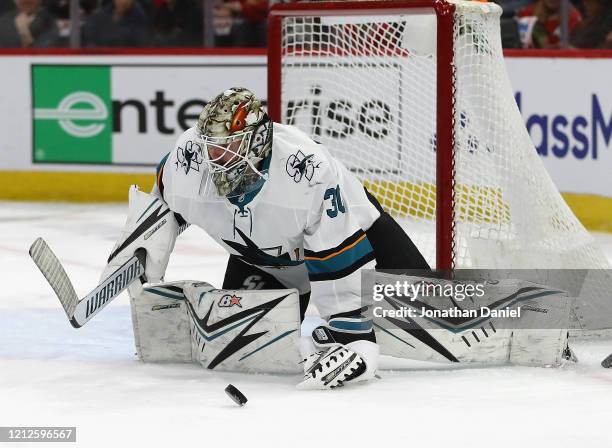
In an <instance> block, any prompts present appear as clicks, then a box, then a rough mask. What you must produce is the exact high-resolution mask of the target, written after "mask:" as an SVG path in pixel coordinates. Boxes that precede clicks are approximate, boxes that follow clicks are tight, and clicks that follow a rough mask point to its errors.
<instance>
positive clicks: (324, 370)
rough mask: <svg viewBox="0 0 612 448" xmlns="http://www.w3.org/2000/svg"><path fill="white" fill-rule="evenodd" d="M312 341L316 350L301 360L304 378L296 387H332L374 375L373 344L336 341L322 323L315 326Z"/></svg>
mask: <svg viewBox="0 0 612 448" xmlns="http://www.w3.org/2000/svg"><path fill="white" fill-rule="evenodd" d="M313 341H314V344H315V347H316V348H317V350H316V351H315V352H314V353H312V354H310V355H308V356H307V357H306V359H304V380H303V381H302V382H301V383H299V384H298V385H297V388H298V389H302V390H312V389H319V390H321V389H334V388H336V387H340V386H344V385H345V384H347V383H358V382H361V381H367V380H369V379H371V378H373V377H374V375H375V373H376V368H377V364H378V354H379V349H378V345H376V344H375V343H373V342H370V341H365V340H357V341H354V342H350V343H348V344H346V345H343V344H340V343H337V342H335V340H334V338H333V336H332V334H331V332H330V331H329V329H328V328H327V327H325V326H320V327H317V328H315V330H314V331H313ZM368 362H370V365H368Z"/></svg>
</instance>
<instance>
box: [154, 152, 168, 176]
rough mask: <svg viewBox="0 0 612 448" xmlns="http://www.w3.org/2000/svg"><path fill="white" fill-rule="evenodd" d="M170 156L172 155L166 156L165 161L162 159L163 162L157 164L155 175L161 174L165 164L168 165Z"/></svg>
mask: <svg viewBox="0 0 612 448" xmlns="http://www.w3.org/2000/svg"><path fill="white" fill-rule="evenodd" d="M168 156H170V153H168V154H166V155H165V156H164V158H163V159H161V161H160V162H159V163H158V164H157V168H155V173H156V174H159V172H160V171H161V169H162V167H163V166H164V164H165V163H166V160H168Z"/></svg>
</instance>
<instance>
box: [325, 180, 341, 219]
mask: <svg viewBox="0 0 612 448" xmlns="http://www.w3.org/2000/svg"><path fill="white" fill-rule="evenodd" d="M323 199H324V200H325V201H327V200H328V199H331V207H330V208H328V209H327V210H325V211H326V212H327V216H329V217H330V218H335V217H336V216H338V212H340V213H344V212H346V209H345V208H344V204H343V203H342V197H341V196H340V185H336V187H335V188H328V189H327V190H325V196H323Z"/></svg>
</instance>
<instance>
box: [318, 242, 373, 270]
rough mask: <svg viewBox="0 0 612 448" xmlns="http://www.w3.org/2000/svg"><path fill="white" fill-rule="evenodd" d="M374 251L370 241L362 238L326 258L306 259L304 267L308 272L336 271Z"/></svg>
mask: <svg viewBox="0 0 612 448" xmlns="http://www.w3.org/2000/svg"><path fill="white" fill-rule="evenodd" d="M373 252H374V249H373V248H372V245H371V244H370V241H369V240H368V239H367V238H363V239H362V240H361V241H359V242H358V243H357V244H355V245H354V246H353V247H351V248H350V249H347V250H345V251H343V252H340V253H339V254H337V255H333V256H331V257H330V258H327V259H326V260H308V259H307V260H306V268H307V269H308V274H310V275H312V274H323V273H329V272H338V271H342V270H344V269H347V268H349V267H351V266H352V265H354V264H355V263H357V262H358V261H359V260H361V259H363V258H365V257H367V256H368V255H370V254H371V253H373Z"/></svg>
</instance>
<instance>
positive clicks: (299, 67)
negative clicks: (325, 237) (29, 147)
mask: <svg viewBox="0 0 612 448" xmlns="http://www.w3.org/2000/svg"><path fill="white" fill-rule="evenodd" d="M500 14H501V8H499V7H498V6H497V5H495V4H492V3H478V2H463V1H460V2H453V3H447V2H444V1H420V0H415V1H412V2H407V1H390V2H325V3H315V4H312V3H310V4H296V5H293V6H284V7H281V8H278V9H273V10H272V12H271V21H270V48H269V58H270V60H269V71H270V74H269V92H268V96H269V99H270V104H269V110H270V113H271V115H272V116H273V118H274V119H276V120H278V119H279V118H280V121H282V122H284V123H289V124H293V125H296V126H298V127H300V128H302V130H304V131H305V132H307V133H308V134H310V135H311V136H312V138H313V139H315V140H316V141H319V142H321V143H323V144H325V145H326V147H327V148H328V149H329V150H330V152H331V153H332V154H333V155H335V156H336V157H337V158H339V159H340V160H342V161H343V162H344V164H345V165H346V166H347V167H348V168H349V169H350V170H352V171H353V172H354V173H356V175H357V176H359V178H360V179H361V180H362V181H363V183H364V184H365V185H366V186H367V188H368V189H369V191H370V192H371V193H373V194H374V195H375V196H376V197H377V198H378V200H379V201H380V203H381V204H382V205H383V207H384V208H385V209H386V210H387V211H388V212H390V213H391V214H392V215H393V216H394V217H395V218H396V219H397V220H398V221H399V222H400V223H401V224H402V226H403V227H404V228H405V229H406V231H407V232H408V234H409V235H410V237H411V238H412V239H413V241H415V243H416V245H417V246H418V247H419V249H420V250H421V252H422V253H423V254H424V255H425V257H426V259H427V260H428V261H429V262H430V264H431V265H432V266H437V267H439V268H450V267H455V268H488V269H492V268H504V269H514V268H540V269H543V268H548V269H552V268H605V267H607V262H606V260H605V257H604V255H603V253H602V252H601V251H600V250H599V249H598V248H597V247H596V245H595V243H594V240H593V238H592V237H591V235H590V234H589V233H588V232H587V231H586V230H585V229H584V227H583V226H582V225H581V224H580V222H579V221H578V219H577V218H576V217H575V216H574V214H573V213H572V212H571V210H570V209H569V207H568V206H567V204H566V203H565V202H564V200H563V198H562V197H561V195H560V194H559V192H558V191H557V189H556V187H555V185H554V184H553V182H552V181H551V179H550V177H549V175H548V173H547V172H546V170H545V168H544V166H543V164H542V162H541V161H540V160H539V156H538V155H537V153H536V150H535V148H534V145H533V144H532V142H531V139H530V136H529V134H528V132H527V130H526V128H525V126H524V123H523V120H522V117H521V115H520V112H519V110H518V107H517V104H516V102H515V99H514V96H513V92H512V89H511V86H510V82H509V79H508V76H507V73H506V70H505V66H504V60H503V54H502V47H501V39H500V32H499V28H500V27H499V17H500Z"/></svg>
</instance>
